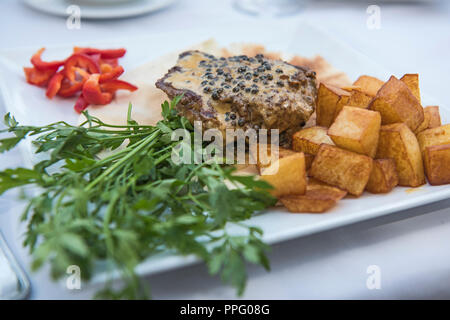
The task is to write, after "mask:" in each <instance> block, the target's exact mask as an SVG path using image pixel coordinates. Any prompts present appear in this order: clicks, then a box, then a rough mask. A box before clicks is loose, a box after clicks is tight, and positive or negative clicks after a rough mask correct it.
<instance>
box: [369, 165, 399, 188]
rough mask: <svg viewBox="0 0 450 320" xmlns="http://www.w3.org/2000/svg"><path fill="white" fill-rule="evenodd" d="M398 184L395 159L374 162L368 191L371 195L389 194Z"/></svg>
mask: <svg viewBox="0 0 450 320" xmlns="http://www.w3.org/2000/svg"><path fill="white" fill-rule="evenodd" d="M397 184H398V175H397V169H396V167H395V161H394V160H393V159H377V160H374V161H373V168H372V173H371V174H370V178H369V182H368V183H367V186H366V190H367V191H369V192H371V193H388V192H390V191H391V190H392V189H394V188H395V186H397Z"/></svg>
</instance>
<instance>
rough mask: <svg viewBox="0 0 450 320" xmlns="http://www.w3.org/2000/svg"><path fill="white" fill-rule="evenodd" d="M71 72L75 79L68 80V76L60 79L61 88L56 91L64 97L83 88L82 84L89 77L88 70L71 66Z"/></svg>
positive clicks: (70, 95)
mask: <svg viewBox="0 0 450 320" xmlns="http://www.w3.org/2000/svg"><path fill="white" fill-rule="evenodd" d="M72 68H73V70H72V71H71V72H73V74H74V75H75V81H70V80H69V78H64V79H63V80H62V84H61V89H60V90H59V91H58V95H59V96H61V97H64V98H68V97H72V96H73V95H75V94H76V93H77V92H78V91H81V90H82V89H83V85H84V83H85V82H86V80H87V79H89V76H90V74H89V72H87V71H86V70H84V69H81V68H78V67H72Z"/></svg>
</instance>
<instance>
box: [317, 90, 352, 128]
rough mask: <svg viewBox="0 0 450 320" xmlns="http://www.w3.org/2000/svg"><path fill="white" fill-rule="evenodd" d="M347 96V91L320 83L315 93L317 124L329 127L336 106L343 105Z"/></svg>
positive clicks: (348, 94)
mask: <svg viewBox="0 0 450 320" xmlns="http://www.w3.org/2000/svg"><path fill="white" fill-rule="evenodd" d="M349 98H350V93H349V92H347V91H345V90H342V89H339V88H336V87H333V86H330V85H326V84H324V83H320V85H319V90H318V93H317V108H316V114H317V119H316V123H317V125H318V126H322V127H329V126H330V125H331V123H332V122H333V120H334V116H335V114H336V108H340V107H341V106H344V105H345V104H346V103H347V102H348V99H349Z"/></svg>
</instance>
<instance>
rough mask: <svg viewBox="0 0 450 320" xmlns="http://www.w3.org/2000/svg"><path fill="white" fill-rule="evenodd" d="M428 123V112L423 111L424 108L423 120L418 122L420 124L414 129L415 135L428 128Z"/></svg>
mask: <svg viewBox="0 0 450 320" xmlns="http://www.w3.org/2000/svg"><path fill="white" fill-rule="evenodd" d="M429 125H430V113H428V112H425V109H424V110H423V122H422V123H421V124H420V126H418V127H417V129H416V130H414V134H415V135H416V136H417V135H418V134H419V133H421V132H422V131H423V130H426V129H428V126H429Z"/></svg>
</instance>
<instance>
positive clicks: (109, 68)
mask: <svg viewBox="0 0 450 320" xmlns="http://www.w3.org/2000/svg"><path fill="white" fill-rule="evenodd" d="M112 69H113V67H112V66H111V65H110V64H108V63H102V64H101V65H100V72H101V73H108V72H111V71H112Z"/></svg>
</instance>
